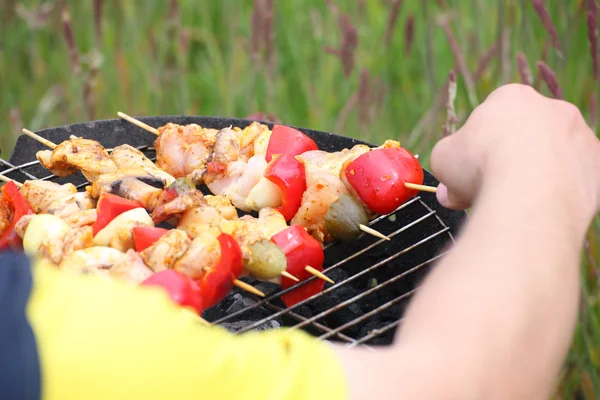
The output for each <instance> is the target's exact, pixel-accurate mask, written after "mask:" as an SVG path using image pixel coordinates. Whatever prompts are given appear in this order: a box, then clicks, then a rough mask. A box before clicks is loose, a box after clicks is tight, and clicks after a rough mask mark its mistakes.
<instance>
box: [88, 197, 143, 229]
mask: <svg viewBox="0 0 600 400" xmlns="http://www.w3.org/2000/svg"><path fill="white" fill-rule="evenodd" d="M134 208H142V205H141V204H140V203H138V202H136V201H132V200H127V199H124V198H122V197H120V196H117V195H114V194H110V193H104V194H103V195H101V196H100V199H99V200H98V206H97V217H96V222H95V223H94V225H92V229H93V232H94V235H96V234H97V233H98V232H100V231H101V230H102V229H104V227H105V226H106V225H108V224H109V223H110V222H111V221H112V220H114V219H115V218H116V217H117V216H119V215H121V214H123V213H124V212H126V211H129V210H133V209H134Z"/></svg>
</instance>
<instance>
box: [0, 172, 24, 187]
mask: <svg viewBox="0 0 600 400" xmlns="http://www.w3.org/2000/svg"><path fill="white" fill-rule="evenodd" d="M0 181H4V182H6V183H8V182H14V183H15V185H17V187H21V186H23V184H22V183H21V182H17V181H15V180H14V179H10V178H9V177H8V176H6V175H2V174H0Z"/></svg>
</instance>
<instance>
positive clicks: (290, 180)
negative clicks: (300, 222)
mask: <svg viewBox="0 0 600 400" xmlns="http://www.w3.org/2000/svg"><path fill="white" fill-rule="evenodd" d="M265 178H267V179H268V180H270V181H271V182H273V183H274V184H276V185H277V186H279V188H280V189H281V192H282V198H281V206H279V207H278V208H276V210H277V211H279V212H280V213H281V215H283V217H284V218H285V220H286V221H289V220H291V219H292V218H294V215H296V213H297V212H298V209H299V208H300V204H302V195H304V192H305V191H306V170H305V168H304V164H302V163H301V162H300V161H298V160H296V157H294V156H293V155H290V154H283V155H281V156H279V157H277V158H275V160H274V161H272V162H271V163H269V165H268V166H267V168H266V170H265Z"/></svg>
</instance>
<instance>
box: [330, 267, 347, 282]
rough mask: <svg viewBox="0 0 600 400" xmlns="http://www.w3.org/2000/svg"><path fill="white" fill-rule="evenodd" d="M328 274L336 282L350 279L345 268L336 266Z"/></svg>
mask: <svg viewBox="0 0 600 400" xmlns="http://www.w3.org/2000/svg"><path fill="white" fill-rule="evenodd" d="M327 275H328V276H329V277H330V278H331V280H333V281H334V282H342V281H345V280H346V279H348V273H347V272H346V271H344V269H343V268H336V269H334V270H333V271H331V272H328V273H327Z"/></svg>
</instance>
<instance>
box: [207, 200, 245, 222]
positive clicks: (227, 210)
mask: <svg viewBox="0 0 600 400" xmlns="http://www.w3.org/2000/svg"><path fill="white" fill-rule="evenodd" d="M204 200H206V203H207V204H208V206H209V207H213V208H214V209H215V210H216V211H217V212H218V213H219V215H220V216H221V217H222V218H224V219H237V218H238V213H237V210H236V209H235V207H234V206H232V205H231V202H230V201H229V199H228V198H227V197H223V196H213V195H210V194H209V195H207V196H204Z"/></svg>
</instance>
